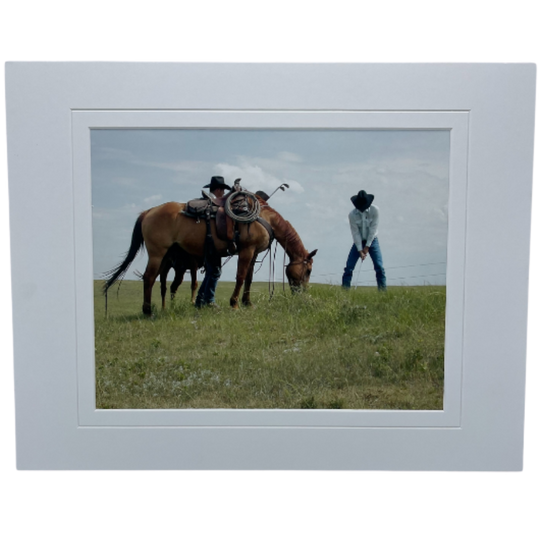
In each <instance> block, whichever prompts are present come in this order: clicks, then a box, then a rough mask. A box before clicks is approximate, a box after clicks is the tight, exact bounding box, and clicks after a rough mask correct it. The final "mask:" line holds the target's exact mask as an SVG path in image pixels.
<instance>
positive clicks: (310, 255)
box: [307, 249, 319, 260]
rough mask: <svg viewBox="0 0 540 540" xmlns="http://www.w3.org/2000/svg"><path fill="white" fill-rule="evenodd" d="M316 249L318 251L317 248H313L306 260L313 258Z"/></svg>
mask: <svg viewBox="0 0 540 540" xmlns="http://www.w3.org/2000/svg"><path fill="white" fill-rule="evenodd" d="M317 251H319V250H318V249H314V250H313V251H312V252H311V253H310V254H309V255H308V256H307V258H308V260H309V259H313V257H315V255H316V254H317Z"/></svg>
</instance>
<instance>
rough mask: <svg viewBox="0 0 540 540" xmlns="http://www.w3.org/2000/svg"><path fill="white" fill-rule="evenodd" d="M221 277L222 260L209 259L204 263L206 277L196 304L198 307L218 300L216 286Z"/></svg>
mask: <svg viewBox="0 0 540 540" xmlns="http://www.w3.org/2000/svg"><path fill="white" fill-rule="evenodd" d="M220 277H221V261H219V262H218V261H211V260H207V261H206V263H205V265H204V279H203V282H202V283H201V286H200V287H199V292H198V293H197V299H196V300H195V305H196V306H197V307H201V306H205V305H207V304H213V303H214V302H215V300H216V287H217V283H218V280H219V278H220Z"/></svg>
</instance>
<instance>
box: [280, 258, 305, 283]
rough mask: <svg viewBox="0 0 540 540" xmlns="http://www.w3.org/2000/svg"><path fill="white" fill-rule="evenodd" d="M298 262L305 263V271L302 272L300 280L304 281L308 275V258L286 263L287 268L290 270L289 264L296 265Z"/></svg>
mask: <svg viewBox="0 0 540 540" xmlns="http://www.w3.org/2000/svg"><path fill="white" fill-rule="evenodd" d="M298 264H303V265H304V271H303V272H302V275H301V277H300V282H301V283H303V282H304V278H305V277H306V272H307V264H308V259H304V260H302V261H291V262H290V263H289V264H287V265H285V270H288V269H289V266H295V265H298Z"/></svg>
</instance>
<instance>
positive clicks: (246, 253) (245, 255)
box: [230, 248, 255, 309]
mask: <svg viewBox="0 0 540 540" xmlns="http://www.w3.org/2000/svg"><path fill="white" fill-rule="evenodd" d="M254 251H255V249H254V248H251V249H243V250H242V251H241V252H240V253H239V254H238V268H237V270H236V286H235V287H234V291H233V293H232V296H231V300H230V304H231V307H232V308H233V309H238V297H239V296H240V290H241V289H242V285H243V284H244V280H245V279H246V276H247V275H248V272H249V268H250V266H251V260H252V259H253V258H254Z"/></svg>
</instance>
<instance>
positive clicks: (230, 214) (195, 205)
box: [182, 183, 274, 255]
mask: <svg viewBox="0 0 540 540" xmlns="http://www.w3.org/2000/svg"><path fill="white" fill-rule="evenodd" d="M235 187H236V183H235ZM202 195H203V197H202V198H201V199H193V200H191V201H188V203H187V204H186V207H185V209H184V210H183V211H182V213H183V214H184V215H186V216H187V217H190V218H193V219H196V220H197V222H199V221H200V220H201V218H204V219H205V220H206V222H207V231H208V232H209V231H210V220H211V219H214V220H215V224H216V234H217V237H218V238H219V239H220V240H222V241H224V242H227V251H228V254H229V255H235V254H236V253H237V252H238V240H239V231H238V227H237V223H238V222H242V223H253V221H258V222H259V223H261V224H262V225H263V226H264V227H265V228H266V230H267V231H268V233H269V234H270V243H272V240H273V238H274V234H273V231H272V228H271V227H270V224H269V223H268V222H267V221H266V220H264V219H263V218H261V217H259V212H260V208H259V206H258V202H256V201H257V197H256V196H255V195H253V194H252V193H250V192H249V191H242V190H241V189H240V188H239V186H238V189H236V190H235V191H231V192H230V193H228V194H227V195H225V197H221V198H219V199H215V198H212V197H210V195H209V194H208V193H206V192H205V191H204V190H203V191H202ZM250 201H251V202H250ZM254 201H255V202H256V204H254ZM269 247H270V246H269Z"/></svg>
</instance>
